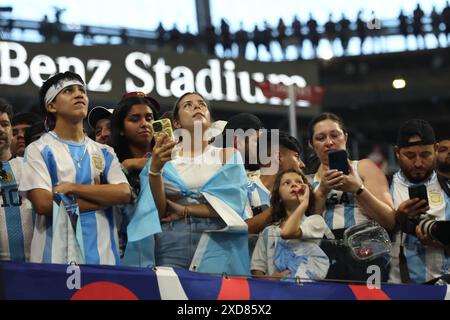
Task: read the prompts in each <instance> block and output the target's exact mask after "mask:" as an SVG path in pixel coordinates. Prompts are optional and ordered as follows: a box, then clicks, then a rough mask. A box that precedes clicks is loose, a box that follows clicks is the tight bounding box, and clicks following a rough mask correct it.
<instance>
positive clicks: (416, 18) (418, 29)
mask: <svg viewBox="0 0 450 320" xmlns="http://www.w3.org/2000/svg"><path fill="white" fill-rule="evenodd" d="M424 16H425V13H424V12H423V10H422V9H421V8H420V5H419V4H417V7H416V9H415V10H414V12H413V33H414V36H415V37H416V41H417V46H418V47H419V46H420V44H419V38H420V39H421V42H422V44H423V46H420V47H421V48H422V47H425V46H426V44H425V39H424V36H423V22H422V18H423V17H424Z"/></svg>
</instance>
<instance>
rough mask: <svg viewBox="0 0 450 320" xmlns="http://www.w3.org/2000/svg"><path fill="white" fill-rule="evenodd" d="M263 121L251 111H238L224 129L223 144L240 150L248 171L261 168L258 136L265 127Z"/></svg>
mask: <svg viewBox="0 0 450 320" xmlns="http://www.w3.org/2000/svg"><path fill="white" fill-rule="evenodd" d="M263 127H264V126H263V123H262V121H261V120H260V119H259V118H258V117H257V116H255V115H253V114H251V113H238V114H237V115H234V116H232V117H231V118H230V119H229V120H228V122H227V124H226V125H225V127H224V129H223V131H222V138H223V145H226V146H227V147H230V146H232V147H234V148H235V149H236V150H238V151H239V152H240V153H241V155H242V159H244V166H245V169H246V170H247V173H249V172H250V171H256V170H258V169H259V167H260V166H259V163H258V138H259V136H260V134H261V131H260V130H261V129H263Z"/></svg>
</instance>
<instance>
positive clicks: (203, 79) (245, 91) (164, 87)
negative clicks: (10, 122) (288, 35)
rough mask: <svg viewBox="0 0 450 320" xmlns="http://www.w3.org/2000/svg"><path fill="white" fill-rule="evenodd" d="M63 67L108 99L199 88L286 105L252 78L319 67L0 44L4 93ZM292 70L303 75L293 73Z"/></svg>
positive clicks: (307, 78)
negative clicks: (136, 92)
mask: <svg viewBox="0 0 450 320" xmlns="http://www.w3.org/2000/svg"><path fill="white" fill-rule="evenodd" d="M66 70H72V71H75V72H77V73H78V74H80V75H81V76H82V78H83V79H85V81H86V84H87V88H88V91H89V94H90V96H91V98H92V97H93V98H94V99H103V100H111V101H115V100H116V99H117V98H118V97H120V96H121V95H122V94H123V93H124V92H130V91H144V92H149V93H151V94H152V95H155V96H156V97H159V98H162V100H165V99H168V100H171V101H173V100H174V99H175V98H177V97H179V96H181V95H182V94H183V93H184V92H186V91H198V92H199V93H201V94H202V95H204V96H205V98H207V99H208V100H211V101H217V102H223V103H232V104H233V103H241V104H242V103H245V104H263V105H272V106H278V105H282V104H286V105H287V104H289V99H283V98H280V97H272V98H267V97H266V96H265V95H264V94H263V92H262V90H261V89H260V88H259V87H257V86H256V85H255V83H256V82H261V81H268V82H269V83H272V84H285V85H290V84H296V85H297V86H299V87H305V86H307V85H308V84H310V83H312V84H314V83H317V82H318V79H317V77H318V75H317V66H316V64H315V63H311V62H302V63H298V62H284V63H261V62H248V61H241V60H220V59H217V58H209V59H208V57H206V56H202V55H198V54H187V53H186V54H182V55H180V54H174V53H161V52H155V53H154V52H152V53H150V52H146V51H143V50H130V48H128V47H126V46H96V47H89V46H86V47H77V46H73V45H67V44H65V45H63V44H61V45H58V46H55V45H49V44H28V43H27V44H25V43H18V42H6V41H2V42H0V87H1V88H2V91H3V90H7V91H8V92H10V93H11V92H12V91H15V90H14V89H16V90H17V89H20V91H17V92H22V93H23V92H24V91H23V90H24V89H25V90H27V89H28V90H33V91H37V88H38V87H40V86H41V84H42V82H43V81H44V80H45V79H47V78H48V77H49V76H50V75H52V74H54V73H56V72H64V71H66ZM296 70H302V73H301V74H295V73H294V74H293V73H292V72H293V71H294V72H295V71H296ZM298 106H303V107H308V106H310V103H309V102H308V101H299V102H298ZM305 109H314V108H305Z"/></svg>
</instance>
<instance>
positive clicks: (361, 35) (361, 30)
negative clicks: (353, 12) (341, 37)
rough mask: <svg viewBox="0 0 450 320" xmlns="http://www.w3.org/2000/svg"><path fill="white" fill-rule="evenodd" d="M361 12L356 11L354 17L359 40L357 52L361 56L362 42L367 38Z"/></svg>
mask: <svg viewBox="0 0 450 320" xmlns="http://www.w3.org/2000/svg"><path fill="white" fill-rule="evenodd" d="M361 15H362V11H361V10H359V11H358V15H357V16H356V33H357V34H358V38H359V52H360V54H363V46H364V41H365V40H366V37H367V23H366V21H364V20H363V19H362V18H361Z"/></svg>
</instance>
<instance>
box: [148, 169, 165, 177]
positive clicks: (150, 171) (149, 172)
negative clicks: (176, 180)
mask: <svg viewBox="0 0 450 320" xmlns="http://www.w3.org/2000/svg"><path fill="white" fill-rule="evenodd" d="M148 174H149V175H151V176H153V177H159V176H160V175H161V174H162V170H161V171H158V172H153V171H152V170H150V169H149V170H148Z"/></svg>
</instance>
